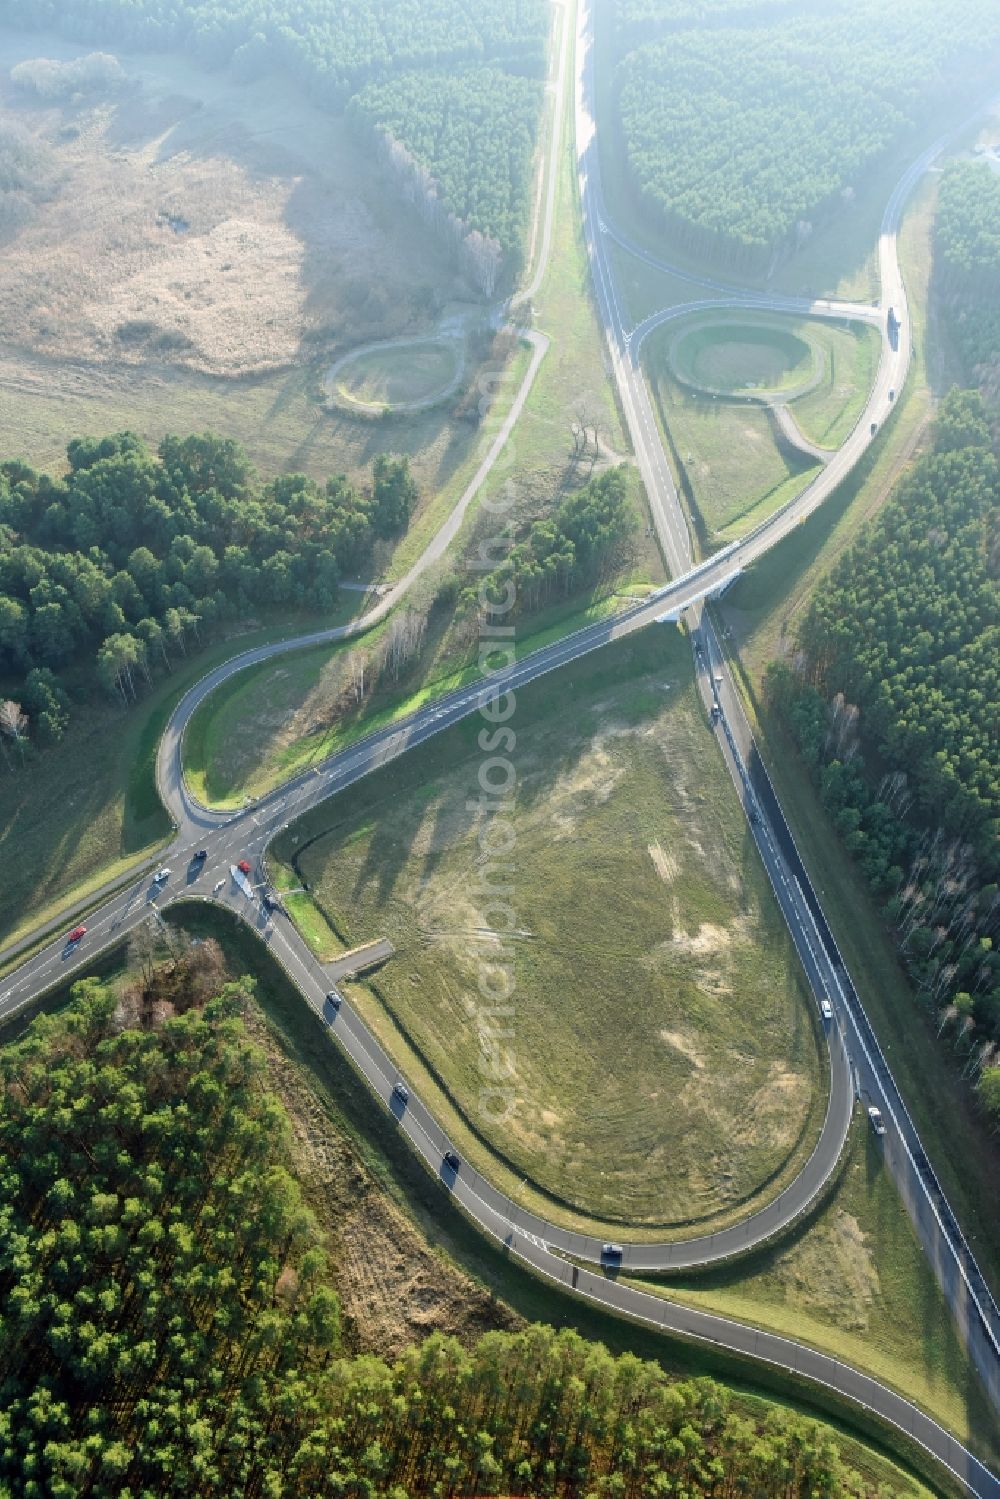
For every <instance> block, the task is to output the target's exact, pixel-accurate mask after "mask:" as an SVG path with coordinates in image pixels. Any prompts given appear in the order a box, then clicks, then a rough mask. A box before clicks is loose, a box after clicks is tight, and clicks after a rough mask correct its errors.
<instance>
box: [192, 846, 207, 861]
mask: <svg viewBox="0 0 1000 1499" xmlns="http://www.w3.org/2000/svg"><path fill="white" fill-rule="evenodd" d="M207 858H208V849H207V848H200V849H199V850H198V852H197V853H196V854H195V856H194V861H195V863H196V864H203V863H204V862H205V860H206V859H207Z"/></svg>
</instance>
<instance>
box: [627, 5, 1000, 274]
mask: <svg viewBox="0 0 1000 1499" xmlns="http://www.w3.org/2000/svg"><path fill="white" fill-rule="evenodd" d="M616 16H617V25H616V42H617V46H618V48H619V49H620V50H621V51H623V52H624V54H625V55H624V56H623V57H622V59H621V61H620V62H619V64H618V68H617V71H616V75H615V93H616V97H617V101H618V111H619V117H620V125H621V132H622V141H623V149H624V151H625V155H626V160H627V172H628V177H629V180H630V182H631V184H632V187H633V189H634V191H635V193H636V195H637V197H638V199H639V200H640V202H641V204H642V205H643V207H644V208H645V210H646V211H648V213H649V214H650V215H651V216H652V218H653V220H654V222H656V223H657V225H659V226H661V227H662V228H664V229H665V230H666V231H667V232H668V233H669V235H670V237H671V243H672V244H674V245H675V246H677V247H679V248H681V249H683V250H684V251H686V252H687V253H689V254H693V255H703V254H706V253H707V254H712V255H715V256H717V257H720V258H721V259H722V261H723V262H725V263H727V264H730V265H732V266H733V267H734V268H737V269H743V270H748V271H749V270H754V271H760V270H767V269H768V268H769V267H771V266H772V265H773V263H774V260H775V257H776V256H780V255H783V254H787V253H788V252H789V251H791V250H794V248H795V247H796V246H797V245H800V244H801V243H803V242H804V241H805V240H807V239H808V238H809V237H810V235H811V234H812V233H813V232H814V230H815V228H816V227H817V225H819V224H820V223H822V222H823V221H824V220H826V219H829V218H831V217H833V216H835V215H836V214H837V213H838V212H841V211H843V210H844V208H845V207H846V205H847V204H848V203H849V202H850V201H851V199H852V198H853V196H854V195H855V194H856V192H857V191H858V189H859V188H860V187H861V186H862V185H863V179H864V177H865V175H866V174H867V173H870V172H871V170H872V169H873V168H874V167H876V166H877V165H878V163H879V162H880V161H881V160H882V159H884V158H886V157H887V156H888V155H889V154H890V153H891V152H892V151H894V150H897V149H898V148H899V147H900V146H901V145H902V144H903V143H904V142H906V141H908V140H909V139H910V137H912V136H913V134H914V131H915V130H916V129H917V127H918V126H919V125H920V123H921V121H922V120H924V119H926V117H927V115H928V113H929V112H930V111H931V110H932V109H935V108H939V107H940V106H941V105H942V104H946V103H948V102H949V101H951V102H952V103H957V101H958V100H959V99H960V100H961V104H962V107H968V105H969V104H970V103H971V102H972V101H973V100H974V98H975V94H976V90H977V89H978V90H980V91H981V92H982V93H983V96H984V98H985V97H986V94H987V91H988V89H989V88H990V78H989V72H988V69H987V66H986V64H987V60H988V59H989V58H990V57H991V56H993V57H995V55H996V51H997V49H998V47H1000V13H998V11H997V8H996V6H995V5H993V4H992V3H991V0H906V3H903V0H888V3H883V0H849V3H847V4H843V5H839V6H836V7H809V6H801V7H799V6H794V7H793V6H790V5H778V6H769V7H767V8H766V9H764V10H763V11H761V10H760V8H757V10H756V11H753V12H750V13H748V11H747V6H746V5H745V3H743V0H728V3H727V0H722V3H719V4H716V5H710V4H706V3H702V4H693V3H685V4H681V3H679V0H661V3H656V0H618V8H617V10H616ZM751 23H753V24H751ZM685 26H686V27H688V28H690V29H684V27H685ZM696 26H697V27H698V29H697V30H696V29H694V28H695V27H696ZM665 28H666V29H665ZM804 74H807V75H808V78H809V89H808V92H803V89H802V78H803V75H804Z"/></svg>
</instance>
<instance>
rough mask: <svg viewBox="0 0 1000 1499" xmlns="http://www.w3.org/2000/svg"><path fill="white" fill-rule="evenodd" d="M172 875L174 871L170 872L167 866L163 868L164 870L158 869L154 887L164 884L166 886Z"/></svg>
mask: <svg viewBox="0 0 1000 1499" xmlns="http://www.w3.org/2000/svg"><path fill="white" fill-rule="evenodd" d="M171 873H172V871H171V870H169V869H168V868H167V866H166V865H165V864H164V866H163V868H162V869H158V870H157V871H156V873H155V874H154V875H153V884H154V885H163V884H165V883H166V881H167V880H169V878H170V875H171Z"/></svg>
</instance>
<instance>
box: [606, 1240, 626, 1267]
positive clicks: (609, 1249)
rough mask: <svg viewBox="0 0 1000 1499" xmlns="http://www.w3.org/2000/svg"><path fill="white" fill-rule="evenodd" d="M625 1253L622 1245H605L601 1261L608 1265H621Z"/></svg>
mask: <svg viewBox="0 0 1000 1499" xmlns="http://www.w3.org/2000/svg"><path fill="white" fill-rule="evenodd" d="M624 1253H625V1251H624V1249H623V1248H622V1246H621V1245H620V1244H603V1245H602V1246H601V1259H602V1261H603V1262H605V1263H607V1264H612V1265H620V1264H621V1262H622V1255H623V1254H624Z"/></svg>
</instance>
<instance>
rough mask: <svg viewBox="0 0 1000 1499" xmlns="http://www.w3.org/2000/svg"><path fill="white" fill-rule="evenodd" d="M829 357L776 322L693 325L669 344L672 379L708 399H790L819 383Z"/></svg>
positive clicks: (803, 335)
mask: <svg viewBox="0 0 1000 1499" xmlns="http://www.w3.org/2000/svg"><path fill="white" fill-rule="evenodd" d="M825 358H826V356H825V353H824V351H823V349H822V348H821V347H820V345H819V344H818V343H817V342H816V341H815V340H814V339H813V338H812V337H811V335H810V334H809V333H807V332H805V331H804V330H801V328H800V331H798V332H793V331H792V330H791V328H786V327H783V326H781V325H779V324H777V323H763V322H762V323H749V322H744V321H743V320H742V319H741V320H739V321H737V320H735V319H733V318H730V319H728V320H727V321H725V322H720V321H716V320H715V319H712V320H709V321H701V322H698V323H693V324H692V323H689V324H688V325H687V327H686V328H685V329H684V330H683V331H682V332H681V333H678V334H677V336H676V338H674V340H673V342H672V343H671V345H670V351H669V359H670V364H671V367H672V369H673V373H674V377H675V379H677V380H678V381H679V382H680V383H681V384H682V385H687V386H690V387H692V388H694V389H696V390H701V391H703V392H705V393H706V394H709V395H722V396H753V397H754V398H755V399H756V400H759V401H779V400H780V401H791V400H794V399H795V398H796V397H797V396H800V395H804V394H805V392H806V390H808V389H811V388H812V387H813V386H814V385H817V384H818V383H819V381H820V380H821V379H822V376H823V368H824V364H825Z"/></svg>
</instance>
